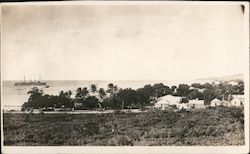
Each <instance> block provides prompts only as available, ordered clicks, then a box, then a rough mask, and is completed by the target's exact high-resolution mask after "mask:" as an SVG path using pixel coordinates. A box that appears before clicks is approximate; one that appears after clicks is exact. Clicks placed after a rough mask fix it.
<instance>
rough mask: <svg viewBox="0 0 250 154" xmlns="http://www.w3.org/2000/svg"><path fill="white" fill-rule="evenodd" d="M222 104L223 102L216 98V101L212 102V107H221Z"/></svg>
mask: <svg viewBox="0 0 250 154" xmlns="http://www.w3.org/2000/svg"><path fill="white" fill-rule="evenodd" d="M222 104H223V103H222V101H221V100H219V99H218V98H215V99H213V100H212V101H211V104H210V106H220V105H222Z"/></svg>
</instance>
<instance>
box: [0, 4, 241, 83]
mask: <svg viewBox="0 0 250 154" xmlns="http://www.w3.org/2000/svg"><path fill="white" fill-rule="evenodd" d="M243 17H244V15H243V13H242V10H241V8H240V6H236V5H235V6H234V5H227V6H222V5H218V6H215V5H209V6H205V5H203V6H201V5H193V6H191V5H186V6H185V5H135V6H133V5H123V6H122V5H120V6H119V5H89V6H86V5H85V6H84V5H81V6H79V5H78V6H76V5H73V6H66V5H60V6H56V5H51V6H49V5H45V6H38V5H37V6H34V5H33V6H32V5H26V6H24V5H22V6H17V5H16V6H15V5H12V6H4V7H3V8H2V78H3V80H13V79H19V80H21V79H23V75H24V74H25V75H26V78H27V79H30V78H32V79H34V78H36V79H38V76H39V74H41V75H42V77H43V79H45V80H50V79H53V80H63V79H66V80H71V79H77V80H105V79H110V80H129V79H134V80H141V79H142V80H147V79H150V80H154V79H160V80H168V79H190V78H200V77H209V76H221V75H228V74H234V73H242V72H244V61H243V57H244V55H243V53H244V51H243V24H244V23H243Z"/></svg>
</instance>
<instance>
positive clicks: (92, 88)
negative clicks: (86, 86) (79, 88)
mask: <svg viewBox="0 0 250 154" xmlns="http://www.w3.org/2000/svg"><path fill="white" fill-rule="evenodd" d="M90 92H91V93H92V94H93V95H95V94H96V92H97V86H96V84H91V85H90Z"/></svg>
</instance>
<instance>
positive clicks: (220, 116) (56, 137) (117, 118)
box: [3, 107, 244, 146]
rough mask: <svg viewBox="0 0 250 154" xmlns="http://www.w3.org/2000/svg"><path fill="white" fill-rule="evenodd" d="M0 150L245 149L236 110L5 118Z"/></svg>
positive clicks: (240, 118)
mask: <svg viewBox="0 0 250 154" xmlns="http://www.w3.org/2000/svg"><path fill="white" fill-rule="evenodd" d="M3 130H4V145H7V146H8V145H15V146H21V145H39V146H42V145H97V146H121V145H127V146H132V145H134V146H139V145H148V146H156V145H220V146H222V145H244V115H243V111H242V109H240V108H226V107H218V108H207V109H202V110H195V111H184V110H181V111H177V112H173V111H150V112H146V113H120V112H117V113H109V114H79V115H74V114H18V113H17V114H15V113H4V119H3Z"/></svg>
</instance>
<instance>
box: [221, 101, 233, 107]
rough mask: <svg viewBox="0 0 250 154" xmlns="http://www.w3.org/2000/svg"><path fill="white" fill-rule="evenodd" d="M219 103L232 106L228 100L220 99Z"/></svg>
mask: <svg viewBox="0 0 250 154" xmlns="http://www.w3.org/2000/svg"><path fill="white" fill-rule="evenodd" d="M221 105H223V106H227V107H230V106H232V103H231V102H229V101H221Z"/></svg>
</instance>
